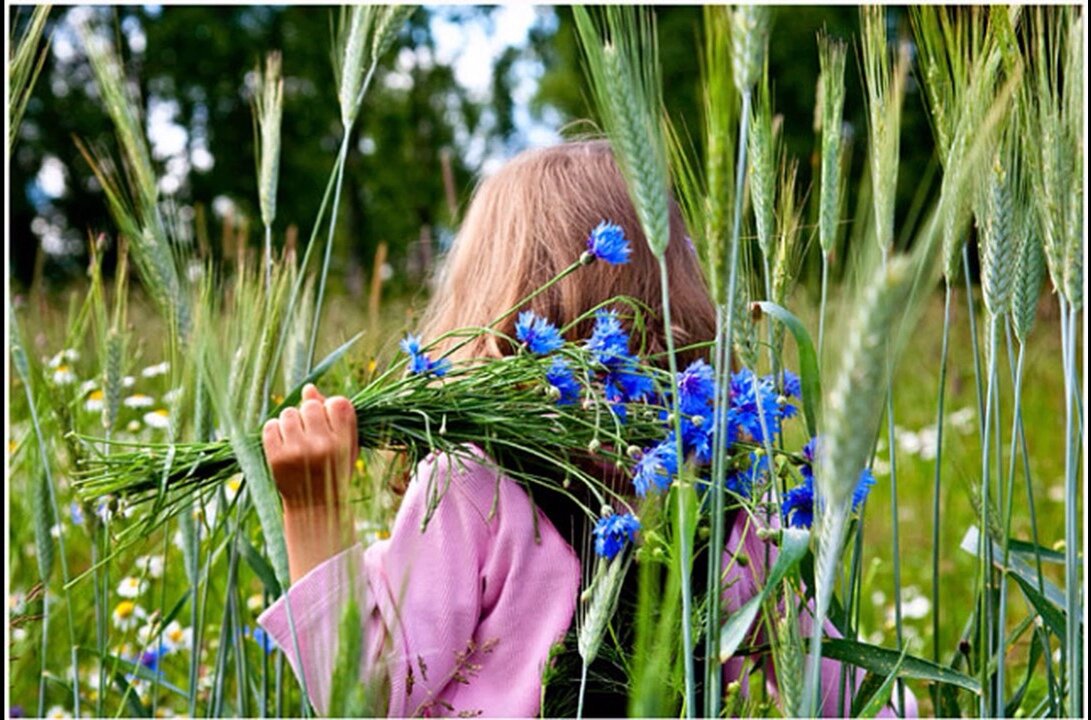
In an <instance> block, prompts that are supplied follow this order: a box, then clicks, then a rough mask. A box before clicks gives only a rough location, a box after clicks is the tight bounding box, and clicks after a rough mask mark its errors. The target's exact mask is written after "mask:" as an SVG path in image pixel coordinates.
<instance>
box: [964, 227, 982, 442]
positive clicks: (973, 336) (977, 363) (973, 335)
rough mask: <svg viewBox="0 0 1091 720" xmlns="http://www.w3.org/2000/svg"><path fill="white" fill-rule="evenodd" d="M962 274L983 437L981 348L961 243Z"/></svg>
mask: <svg viewBox="0 0 1091 720" xmlns="http://www.w3.org/2000/svg"><path fill="white" fill-rule="evenodd" d="M962 276H963V277H964V278H965V279H966V317H967V318H969V320H970V347H971V349H972V351H973V356H974V387H975V389H976V390H977V430H978V434H979V435H980V436H981V437H982V439H984V437H985V395H984V392H985V390H984V385H983V384H982V381H981V376H982V375H983V374H984V370H982V368H981V349H980V348H979V347H978V340H977V311H976V310H975V309H974V289H973V286H972V285H971V283H970V246H969V244H968V243H963V245H962Z"/></svg>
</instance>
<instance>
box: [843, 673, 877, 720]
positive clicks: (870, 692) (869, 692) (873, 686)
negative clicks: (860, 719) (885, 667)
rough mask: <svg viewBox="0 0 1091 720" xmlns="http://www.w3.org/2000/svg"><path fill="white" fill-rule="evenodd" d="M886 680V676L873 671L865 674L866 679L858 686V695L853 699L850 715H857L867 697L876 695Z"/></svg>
mask: <svg viewBox="0 0 1091 720" xmlns="http://www.w3.org/2000/svg"><path fill="white" fill-rule="evenodd" d="M885 682H886V678H884V677H883V676H882V675H877V674H875V673H872V672H869V673H867V674H866V675H864V681H863V682H862V683H860V686H859V687H858V688H856V697H854V698H853V700H852V709H851V711H850V712H849V717H857V716H858V715H859V714H860V710H861V709H862V706H863V705H864V703H865V702H866V701H867V699H868V698H871V697H872V696H874V695H875V693H876V692H878V690H879V688H881V687H882V686H883V684H884V683H885Z"/></svg>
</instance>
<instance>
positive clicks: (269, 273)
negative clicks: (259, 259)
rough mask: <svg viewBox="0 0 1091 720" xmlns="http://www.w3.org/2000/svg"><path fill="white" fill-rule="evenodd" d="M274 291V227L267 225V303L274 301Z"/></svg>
mask: <svg viewBox="0 0 1091 720" xmlns="http://www.w3.org/2000/svg"><path fill="white" fill-rule="evenodd" d="M272 289H273V226H272V225H269V224H268V223H267V224H266V225H265V296H266V300H267V301H270V302H271V301H272V298H271V297H270V293H271V292H272Z"/></svg>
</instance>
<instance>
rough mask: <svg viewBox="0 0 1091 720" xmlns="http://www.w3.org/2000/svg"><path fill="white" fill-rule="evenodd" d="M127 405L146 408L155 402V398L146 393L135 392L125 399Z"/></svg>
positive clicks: (124, 402)
mask: <svg viewBox="0 0 1091 720" xmlns="http://www.w3.org/2000/svg"><path fill="white" fill-rule="evenodd" d="M123 404H124V405H125V407H130V408H146V407H151V406H152V405H154V404H155V398H153V397H152V396H151V395H145V394H144V393H133V394H132V395H130V396H129V397H127V398H125V400H124V401H123Z"/></svg>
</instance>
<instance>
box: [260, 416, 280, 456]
mask: <svg viewBox="0 0 1091 720" xmlns="http://www.w3.org/2000/svg"><path fill="white" fill-rule="evenodd" d="M261 441H262V444H263V445H264V446H265V454H266V455H268V454H269V453H271V452H276V451H277V450H279V449H280V447H281V446H282V445H283V444H284V437H283V436H282V435H281V434H280V423H279V422H277V420H276V418H272V419H270V420H268V421H266V423H265V425H264V426H263V427H262V428H261Z"/></svg>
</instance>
